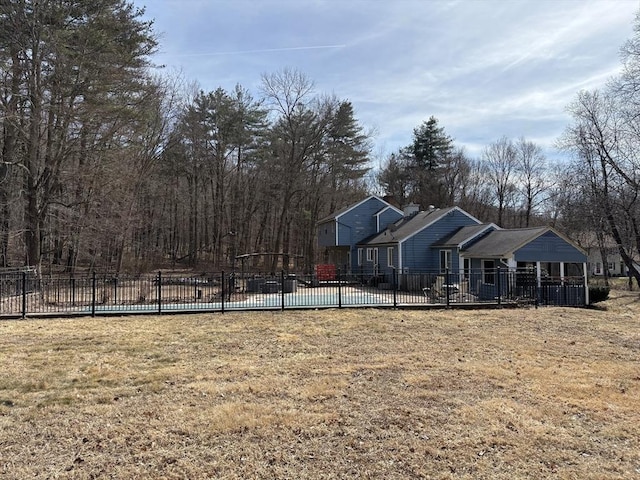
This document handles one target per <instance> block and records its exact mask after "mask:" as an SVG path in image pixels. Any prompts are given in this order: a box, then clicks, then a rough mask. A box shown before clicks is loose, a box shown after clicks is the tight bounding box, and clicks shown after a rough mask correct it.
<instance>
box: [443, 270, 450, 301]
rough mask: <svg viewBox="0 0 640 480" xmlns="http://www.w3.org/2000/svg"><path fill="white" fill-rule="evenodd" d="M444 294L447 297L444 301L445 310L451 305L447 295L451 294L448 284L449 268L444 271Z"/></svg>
mask: <svg viewBox="0 0 640 480" xmlns="http://www.w3.org/2000/svg"><path fill="white" fill-rule="evenodd" d="M444 294H445V295H446V297H447V300H446V302H445V303H446V305H447V308H449V307H450V306H451V305H450V304H449V302H450V300H449V295H450V294H451V283H450V279H449V267H447V268H445V269H444Z"/></svg>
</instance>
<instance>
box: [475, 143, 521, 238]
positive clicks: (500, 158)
mask: <svg viewBox="0 0 640 480" xmlns="http://www.w3.org/2000/svg"><path fill="white" fill-rule="evenodd" d="M482 157H483V160H484V162H485V165H486V168H487V178H488V179H489V181H490V183H491V186H492V190H493V198H494V201H495V206H496V208H497V211H498V216H497V223H498V225H500V226H505V212H506V210H507V209H508V208H509V207H511V206H512V205H513V203H514V199H515V193H516V185H515V180H516V172H517V168H518V160H517V153H516V147H515V146H514V145H513V142H512V141H511V140H509V139H508V138H507V137H504V136H503V137H501V138H500V139H498V140H496V141H495V142H493V143H492V144H490V145H489V146H488V147H486V148H485V149H484V151H483V154H482Z"/></svg>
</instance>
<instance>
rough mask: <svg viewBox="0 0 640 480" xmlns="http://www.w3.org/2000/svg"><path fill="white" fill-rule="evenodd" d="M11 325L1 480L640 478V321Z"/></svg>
mask: <svg viewBox="0 0 640 480" xmlns="http://www.w3.org/2000/svg"><path fill="white" fill-rule="evenodd" d="M605 305H606V310H595V309H594V310H586V309H567V308H540V309H537V310H536V309H517V310H507V309H505V310H477V311H463V310H452V311H444V310H439V311H402V310H399V311H392V310H355V309H345V310H325V311H298V312H284V313H282V312H262V313H229V314H225V315H221V314H201V315H184V316H151V315H150V316H143V317H122V318H96V319H91V318H75V319H55V320H11V321H2V322H0V367H1V368H2V371H1V372H0V477H2V478H6V479H25V478H42V479H48V478H63V479H66V478H73V479H91V478H96V479H98V478H116V479H133V478H163V479H164V478H167V479H182V478H185V479H186V478H188V479H200V478H220V479H234V478H257V479H267V478H269V479H270V478H289V479H300V478H312V479H315V478H318V479H333V478H376V479H378V478H380V479H412V478H434V479H449V478H456V479H483V478H485V479H510V480H512V479H519V478H532V479H539V478H559V479H598V480H601V479H630V478H640V301H639V297H638V294H637V293H635V294H629V293H627V294H624V293H623V294H619V295H618V298H616V299H614V300H610V301H608V302H607V303H606V304H605Z"/></svg>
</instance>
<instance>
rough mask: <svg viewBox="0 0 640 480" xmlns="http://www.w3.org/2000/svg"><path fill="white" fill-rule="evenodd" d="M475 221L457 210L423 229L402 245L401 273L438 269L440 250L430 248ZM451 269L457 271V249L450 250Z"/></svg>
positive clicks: (458, 260) (458, 257) (458, 261)
mask: <svg viewBox="0 0 640 480" xmlns="http://www.w3.org/2000/svg"><path fill="white" fill-rule="evenodd" d="M476 224H478V222H477V221H475V220H473V219H472V218H469V217H468V216H467V215H465V214H464V213H462V212H460V211H458V210H452V211H451V212H449V214H447V215H445V216H444V217H442V218H440V219H438V220H437V221H436V222H435V223H434V224H432V225H430V226H428V227H427V228H424V229H423V230H422V231H420V232H418V233H416V234H415V235H413V236H412V237H410V238H408V239H407V240H405V241H404V242H403V244H402V268H403V271H405V272H406V271H407V270H408V271H409V272H411V271H427V270H435V269H437V268H439V267H440V250H441V249H440V248H432V246H433V244H434V243H436V242H438V241H440V240H441V239H443V238H444V237H447V236H448V235H451V232H453V231H455V230H457V229H458V228H460V227H465V226H468V225H476ZM450 250H451V251H452V252H451V253H452V268H453V269H458V268H459V263H460V256H459V255H458V249H457V248H451V249H450Z"/></svg>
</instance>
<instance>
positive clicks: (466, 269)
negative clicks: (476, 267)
mask: <svg viewBox="0 0 640 480" xmlns="http://www.w3.org/2000/svg"><path fill="white" fill-rule="evenodd" d="M462 265H463V266H462V268H463V272H462V278H464V279H465V280H468V279H469V276H470V275H471V259H470V258H465V259H463V261H462Z"/></svg>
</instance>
